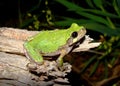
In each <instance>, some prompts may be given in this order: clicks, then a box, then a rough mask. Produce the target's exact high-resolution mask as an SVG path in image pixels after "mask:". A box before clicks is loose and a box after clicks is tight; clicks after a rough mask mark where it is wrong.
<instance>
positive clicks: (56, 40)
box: [24, 23, 83, 62]
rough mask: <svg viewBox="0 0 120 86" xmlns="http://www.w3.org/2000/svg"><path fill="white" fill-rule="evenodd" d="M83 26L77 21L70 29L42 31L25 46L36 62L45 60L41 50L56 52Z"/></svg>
mask: <svg viewBox="0 0 120 86" xmlns="http://www.w3.org/2000/svg"><path fill="white" fill-rule="evenodd" d="M81 28H83V26H78V25H77V24H76V23H73V24H72V25H71V26H70V28H68V29H62V30H48V31H41V32H40V33H38V34H37V35H35V36H33V37H32V38H30V39H28V41H27V42H25V43H24V47H25V49H26V51H27V53H28V55H29V56H30V57H31V58H32V59H33V60H34V61H35V62H43V57H42V55H41V54H40V52H42V53H52V52H56V51H57V50H58V49H59V48H60V47H61V46H64V45H65V44H66V43H67V40H68V39H69V38H70V36H71V34H72V33H73V32H74V31H79V30H80V29H81Z"/></svg>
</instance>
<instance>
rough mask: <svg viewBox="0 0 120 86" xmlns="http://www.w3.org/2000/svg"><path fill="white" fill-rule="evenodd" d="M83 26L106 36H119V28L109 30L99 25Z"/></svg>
mask: <svg viewBox="0 0 120 86" xmlns="http://www.w3.org/2000/svg"><path fill="white" fill-rule="evenodd" d="M83 26H85V27H87V28H88V29H90V30H93V31H97V32H100V33H103V34H106V35H108V36H120V30H119V28H116V29H111V28H109V27H107V26H105V25H102V24H99V23H87V24H83Z"/></svg>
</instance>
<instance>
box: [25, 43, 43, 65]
mask: <svg viewBox="0 0 120 86" xmlns="http://www.w3.org/2000/svg"><path fill="white" fill-rule="evenodd" d="M24 48H25V55H26V56H27V58H28V59H30V60H31V61H34V62H36V63H37V64H42V63H43V57H42V56H41V55H40V53H39V51H37V50H35V49H34V48H33V47H32V46H31V45H30V44H29V43H27V42H26V43H24Z"/></svg>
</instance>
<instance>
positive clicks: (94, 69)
mask: <svg viewBox="0 0 120 86" xmlns="http://www.w3.org/2000/svg"><path fill="white" fill-rule="evenodd" d="M99 63H100V61H99V60H98V61H97V62H96V63H95V65H94V66H93V68H92V71H91V72H90V76H92V75H93V74H94V73H95V71H96V70H97V68H98V66H99Z"/></svg>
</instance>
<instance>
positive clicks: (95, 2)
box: [93, 0, 102, 8]
mask: <svg viewBox="0 0 120 86" xmlns="http://www.w3.org/2000/svg"><path fill="white" fill-rule="evenodd" d="M93 2H94V4H95V5H96V6H97V7H98V8H101V6H102V1H101V0H93Z"/></svg>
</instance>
